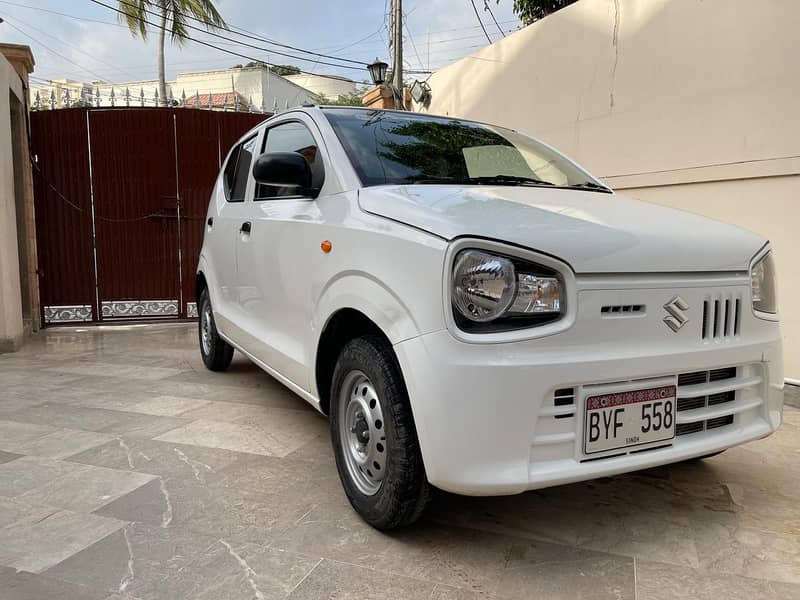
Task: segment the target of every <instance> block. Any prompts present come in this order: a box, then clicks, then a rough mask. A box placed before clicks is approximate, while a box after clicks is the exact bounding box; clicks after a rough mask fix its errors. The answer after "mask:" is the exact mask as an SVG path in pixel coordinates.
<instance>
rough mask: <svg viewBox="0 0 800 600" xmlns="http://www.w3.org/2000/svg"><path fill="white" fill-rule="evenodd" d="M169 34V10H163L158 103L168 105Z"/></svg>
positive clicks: (159, 46) (159, 38)
mask: <svg viewBox="0 0 800 600" xmlns="http://www.w3.org/2000/svg"><path fill="white" fill-rule="evenodd" d="M166 33H167V9H166V7H162V8H161V29H160V30H159V32H158V101H159V104H160V105H161V106H166V105H167V82H166V76H165V75H164V41H165V39H166Z"/></svg>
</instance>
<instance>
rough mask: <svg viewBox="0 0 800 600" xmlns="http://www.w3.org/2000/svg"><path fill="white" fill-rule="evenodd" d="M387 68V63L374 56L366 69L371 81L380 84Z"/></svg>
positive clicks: (384, 78) (384, 79) (384, 77)
mask: <svg viewBox="0 0 800 600" xmlns="http://www.w3.org/2000/svg"><path fill="white" fill-rule="evenodd" d="M388 68H389V65H387V64H386V63H385V62H383V61H382V60H380V59H379V58H376V59H375V61H374V62H373V63H372V64H369V65H367V71H369V76H370V78H372V83H374V84H375V85H380V84H382V83H383V82H384V81H386V70H387V69H388Z"/></svg>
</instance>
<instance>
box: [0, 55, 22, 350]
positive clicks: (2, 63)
mask: <svg viewBox="0 0 800 600" xmlns="http://www.w3.org/2000/svg"><path fill="white" fill-rule="evenodd" d="M22 97H23V95H22V82H21V81H20V78H19V76H18V75H17V73H16V71H14V68H13V67H12V66H11V64H10V63H9V62H8V61H7V60H6V59H5V58H4V57H3V55H2V54H0V352H10V351H13V350H16V349H18V348H19V347H20V345H21V344H22V337H23V324H22V295H21V291H20V278H19V253H18V249H17V248H18V246H17V217H16V212H17V211H16V200H15V195H14V161H13V152H12V145H11V144H12V138H13V136H12V130H11V108H12V107H11V102H12V101H14V100H16V101H17V102H18V99H19V98H22ZM12 98H13V100H12Z"/></svg>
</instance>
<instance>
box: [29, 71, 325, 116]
mask: <svg viewBox="0 0 800 600" xmlns="http://www.w3.org/2000/svg"><path fill="white" fill-rule="evenodd" d="M30 93H31V98H30V102H31V106H33V107H34V108H41V109H47V108H60V107H62V106H65V105H71V104H72V103H75V102H86V103H89V104H91V105H93V106H97V104H98V102H99V104H100V106H111V105H112V104H114V105H116V106H127V105H130V106H140V105H145V106H154V105H157V104H158V102H157V101H156V98H157V94H158V81H157V80H155V79H148V80H142V81H125V82H120V83H117V82H115V83H109V82H103V81H92V82H80V81H74V80H67V79H59V80H53V81H51V82H50V85H47V86H38V87H35V88H32V89H31V91H30ZM65 94H69V95H68V96H67V98H68V101H66V102H65ZM198 96H200V97H202V98H204V99H205V101H203V100H201V101H200V102H199V104H201V105H203V106H206V103H207V101H208V99H209V97H210V99H211V100H212V102H215V101H216V99H217V98H219V99H221V100H220V102H219V103H215V104H214V105H213V106H214V107H215V108H223V103H224V102H225V98H226V96H227V97H228V101H227V103H226V107H227V108H229V109H231V110H233V109H234V108H236V109H239V110H244V111H247V110H253V111H256V112H276V111H278V110H285V109H287V108H291V107H292V106H299V105H302V104H305V103H308V102H315V101H316V96H315V95H314V93H312V92H311V91H309V90H307V89H306V88H304V87H302V86H300V85H298V84H296V83H294V82H292V81H289V80H288V79H286V78H285V77H281V76H279V75H275V74H274V73H272V72H271V71H270V70H269V69H267V68H264V67H260V66H256V67H234V68H231V69H223V70H217V71H201V72H195V73H178V75H177V77H176V78H175V79H174V80H172V81H167V97H168V100H170V101H171V102H173V103H182V102H183V101H184V100H185V101H186V103H187V104H192V103H195V102H196V99H197V97H198Z"/></svg>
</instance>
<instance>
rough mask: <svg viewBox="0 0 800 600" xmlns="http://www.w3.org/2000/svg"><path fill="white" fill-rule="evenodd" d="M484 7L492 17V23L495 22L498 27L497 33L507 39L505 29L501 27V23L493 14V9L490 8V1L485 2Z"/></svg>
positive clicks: (485, 0)
mask: <svg viewBox="0 0 800 600" xmlns="http://www.w3.org/2000/svg"><path fill="white" fill-rule="evenodd" d="M483 6H484V8H486V10H488V11H489V14H490V15H492V21H494V24H495V27H497V31H499V32H500V35H502V36H503V37H506V34H505V32H504V31H503V28H502V27H500V23H498V22H497V19H495V18H494V13H493V12H492V7H491V6H489V2H488V0H484V2H483Z"/></svg>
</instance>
